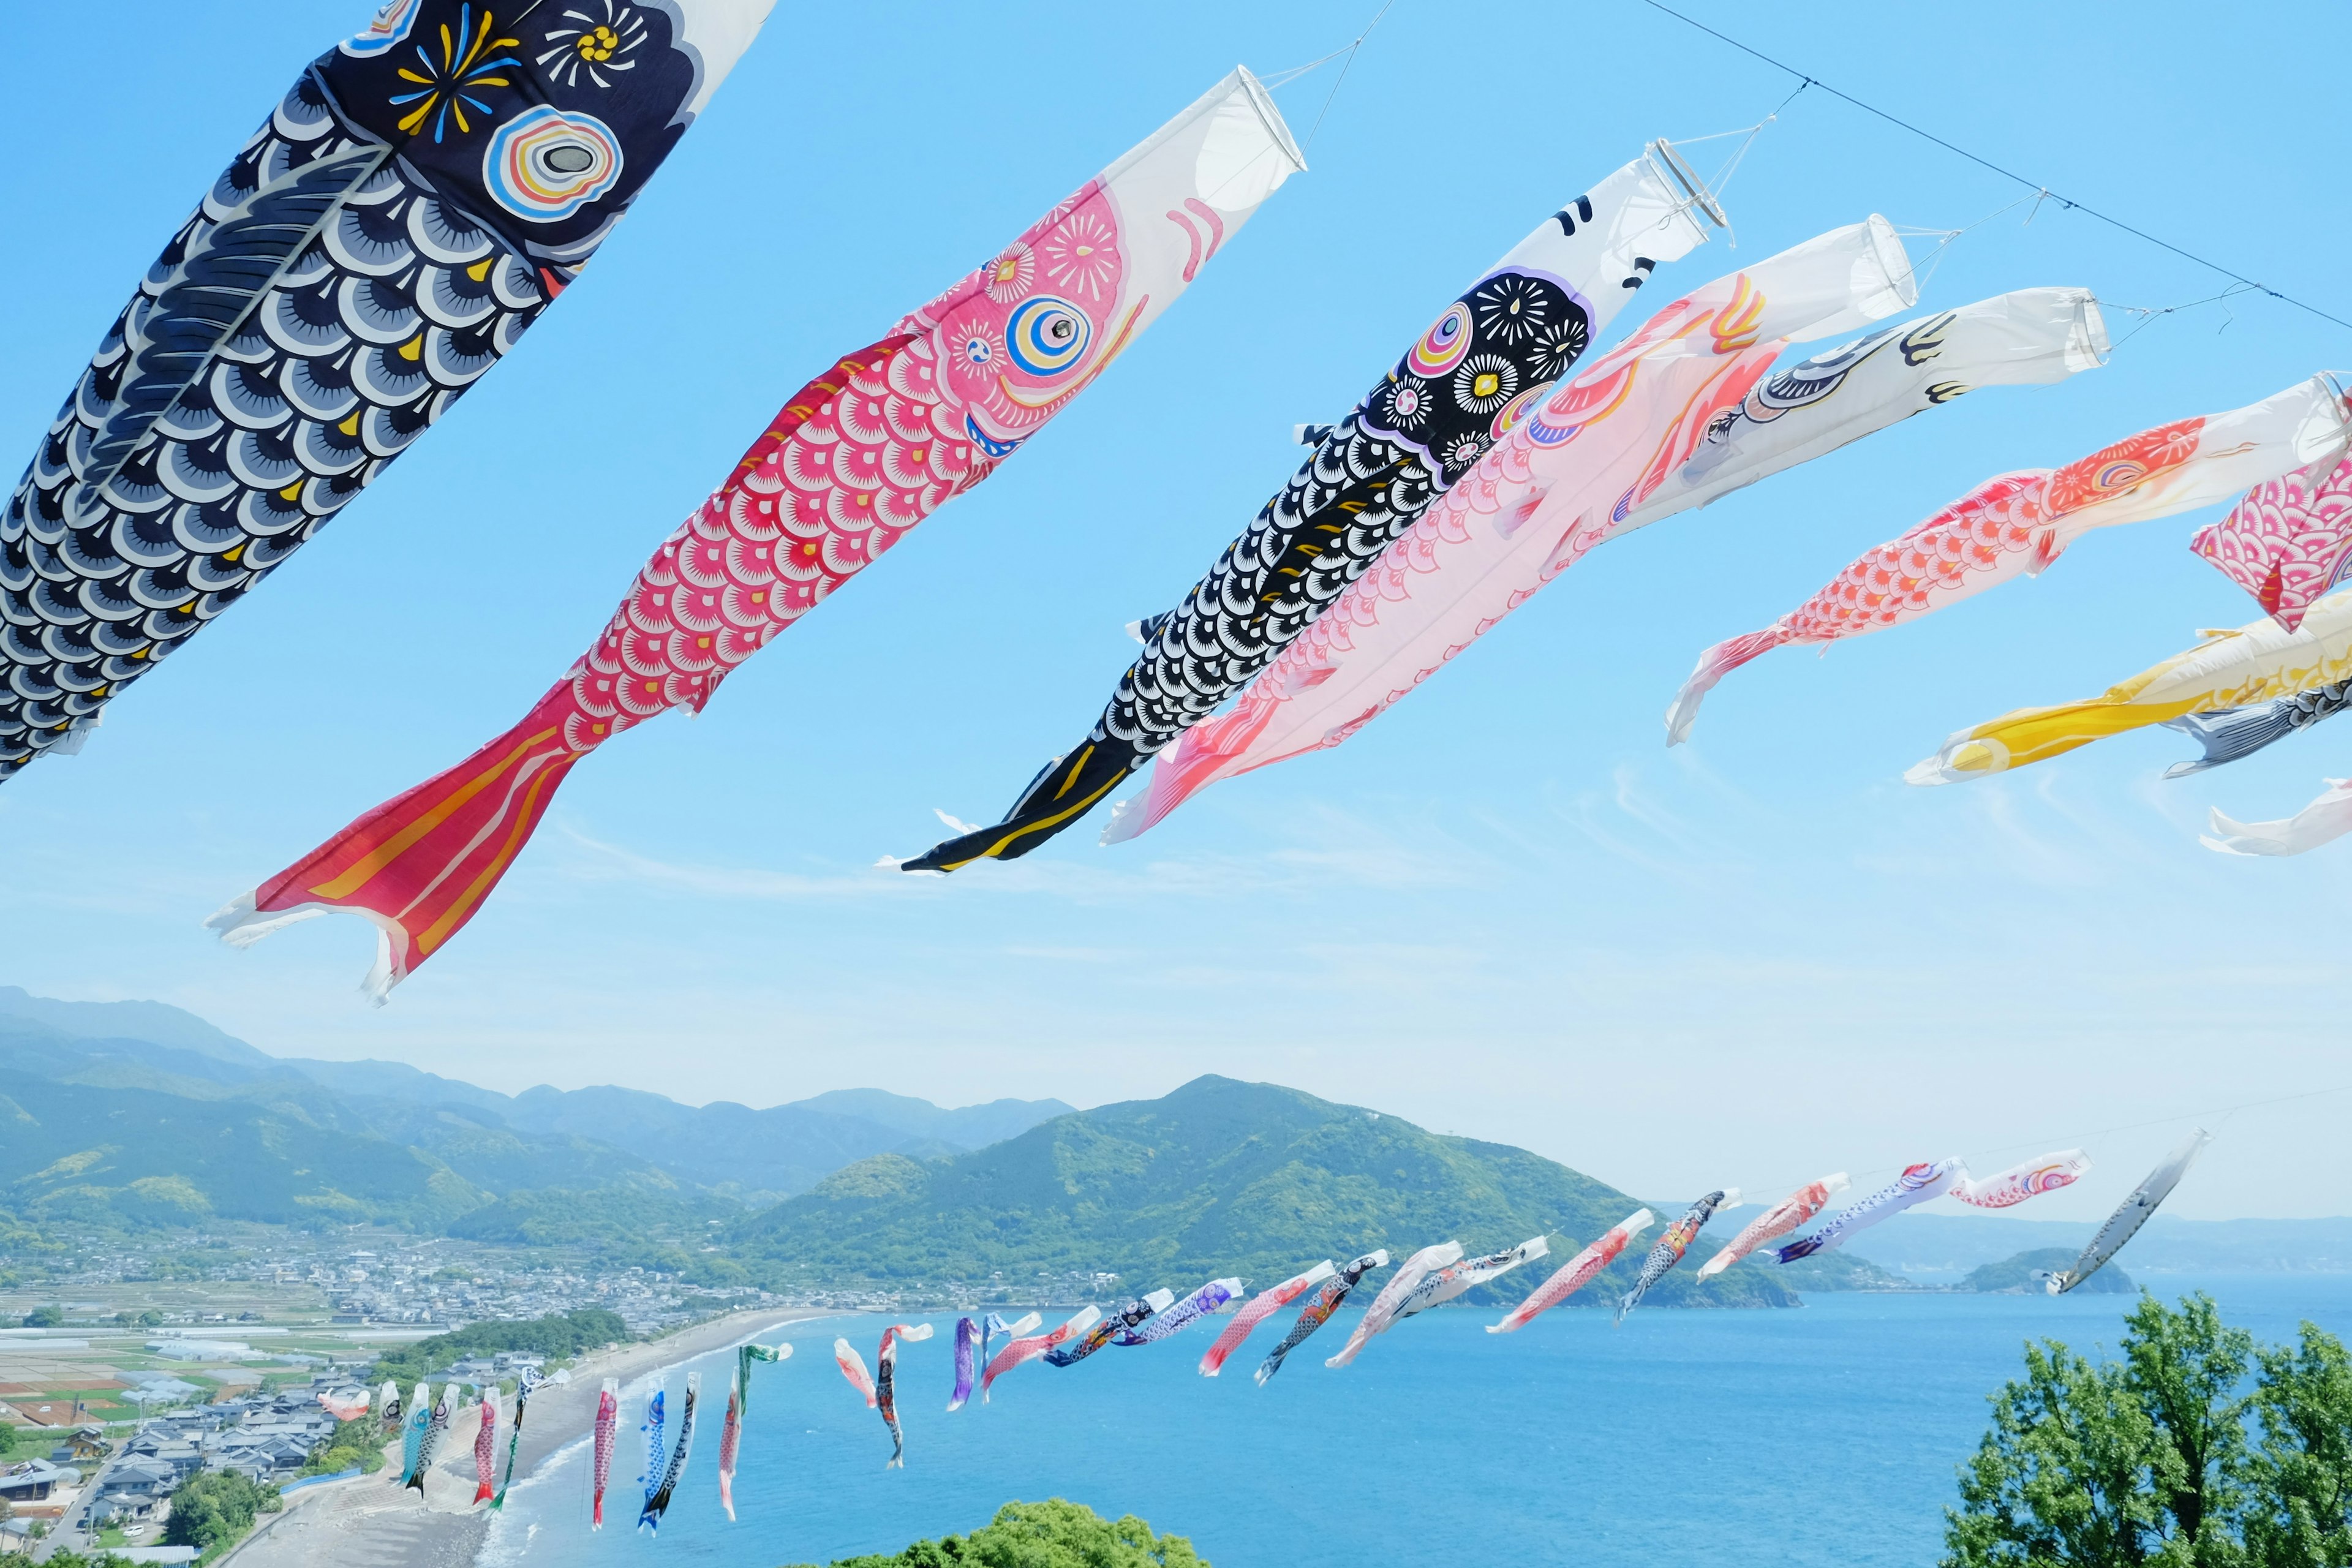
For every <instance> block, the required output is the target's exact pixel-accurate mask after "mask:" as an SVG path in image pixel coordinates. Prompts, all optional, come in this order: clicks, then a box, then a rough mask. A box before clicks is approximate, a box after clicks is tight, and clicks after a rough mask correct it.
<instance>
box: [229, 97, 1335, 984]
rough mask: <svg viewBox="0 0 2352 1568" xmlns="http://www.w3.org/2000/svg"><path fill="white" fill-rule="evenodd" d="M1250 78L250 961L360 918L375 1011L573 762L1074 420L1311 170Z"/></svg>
mask: <svg viewBox="0 0 2352 1568" xmlns="http://www.w3.org/2000/svg"><path fill="white" fill-rule="evenodd" d="M1305 166H1306V165H1305V163H1304V161H1303V160H1302V159H1301V158H1300V157H1299V155H1298V151H1297V147H1296V145H1295V144H1294V143H1293V142H1291V139H1290V133H1289V132H1288V131H1287V130H1286V128H1285V127H1284V125H1283V123H1282V118H1281V116H1280V115H1279V114H1278V113H1277V112H1276V110H1275V107H1274V104H1273V100H1271V99H1269V98H1267V96H1266V94H1265V89H1264V88H1262V87H1261V86H1259V85H1258V82H1257V80H1256V79H1255V78H1254V77H1252V76H1250V74H1249V73H1248V72H1246V71H1241V70H1237V71H1235V72H1234V74H1232V75H1231V76H1228V77H1227V78H1226V79H1224V80H1223V81H1221V82H1219V83H1218V84H1217V85H1216V86H1215V87H1213V88H1212V89H1210V90H1209V91H1208V92H1207V93H1206V94H1204V95H1203V96H1202V98H1201V99H1200V100H1198V101H1197V102H1195V103H1194V104H1193V105H1192V107H1191V108H1189V109H1187V110H1184V112H1183V113H1181V114H1180V115H1178V116H1177V117H1176V118H1175V119H1174V120H1171V121H1169V122H1168V123H1167V124H1166V125H1164V126H1162V127H1161V128H1160V130H1159V131H1158V132H1155V133H1154V134H1153V135H1152V136H1151V137H1150V139H1149V140H1148V141H1146V142H1143V143H1142V144H1141V145H1139V146H1138V147H1137V148H1135V149H1134V150H1133V151H1132V152H1130V153H1128V154H1127V155H1126V156H1125V157H1123V158H1121V159H1120V160H1119V161H1118V163H1114V164H1112V165H1111V166H1110V167H1109V168H1108V169H1107V170H1105V171H1104V172H1103V173H1102V174H1100V175H1098V176H1097V177H1096V178H1095V179H1093V180H1090V181H1088V182H1087V184H1085V185H1083V186H1081V187H1079V189H1078V191H1077V193H1076V195H1072V196H1071V197H1070V198H1069V199H1068V200H1067V201H1066V202H1064V203H1062V204H1061V205H1059V206H1057V207H1055V209H1054V210H1053V211H1052V212H1050V213H1048V214H1046V215H1045V217H1044V218H1042V219H1040V220H1039V221H1038V222H1037V223H1036V224H1035V225H1034V226H1032V227H1031V228H1030V229H1029V231H1028V232H1027V233H1025V234H1024V235H1023V236H1022V237H1020V238H1019V239H1017V240H1015V241H1014V242H1013V244H1012V245H1010V246H1008V247H1005V248H1004V249H1003V251H1001V252H999V253H998V254H997V255H996V257H995V258H992V260H990V261H988V262H987V263H985V264H984V265H982V267H980V268H978V269H976V270H975V271H973V272H972V273H971V275H970V276H968V277H966V278H965V279H963V280H962V281H961V282H960V283H958V284H957V285H956V286H955V287H954V288H952V289H949V290H948V291H947V292H946V293H945V294H942V295H940V297H939V298H938V299H937V300H933V301H932V302H931V303H929V305H926V306H925V307H924V308H923V309H922V310H918V311H916V312H915V313H914V314H913V315H910V316H908V317H907V318H906V319H905V320H903V321H900V322H899V323H898V326H897V327H896V328H894V329H893V330H892V331H890V332H889V334H888V335H887V336H885V337H884V338H882V339H881V340H880V341H879V342H875V343H873V344H872V345H871V346H869V347H866V348H863V349H860V350H858V351H856V353H850V354H847V355H845V356H844V357H843V358H842V359H841V360H840V361H839V362H838V363H835V365H834V366H833V367H832V368H831V369H829V370H827V371H826V372H825V373H824V374H822V375H820V376H818V377H817V378H816V379H815V380H814V381H812V382H810V383H809V384H808V385H806V386H805V387H803V388H802V389H801V391H800V392H799V393H798V394H797V395H795V396H794V397H793V399H792V401H791V402H789V403H788V404H786V405H785V406H784V409H783V411H782V413H781V414H779V415H778V416H776V418H775V421H774V422H773V423H772V424H771V425H770V426H769V427H768V429H767V431H766V433H765V434H763V435H762V436H761V437H760V439H759V440H758V441H757V442H756V443H754V444H753V446H752V447H751V450H750V451H749V452H747V453H746V454H745V455H744V457H743V459H742V461H741V462H740V463H739V464H737V465H736V468H735V471H734V472H733V473H732V474H731V475H730V476H729V478H728V480H727V482H726V483H725V484H724V485H722V486H721V487H720V488H719V490H718V491H717V492H716V493H714V494H713V495H712V496H711V497H710V499H709V500H707V501H705V502H704V503H703V504H702V506H701V507H700V508H699V509H698V510H697V511H696V512H695V514H694V515H693V516H692V517H690V518H689V519H688V520H687V521H686V522H685V523H684V524H683V525H681V526H680V527H679V528H678V530H677V532H675V533H673V534H672V535H671V536H670V537H669V539H668V541H667V542H666V543H664V544H663V545H662V547H661V549H660V550H659V551H658V552H656V554H655V555H654V558H653V560H652V561H651V562H649V563H647V564H646V568H645V569H644V570H643V571H642V572H641V573H639V574H638V576H637V580H636V582H635V584H633V585H632V586H631V588H630V590H629V593H628V595H627V596H626V597H625V599H624V600H623V601H622V603H621V607H620V609H619V611H618V612H617V613H616V614H615V615H614V616H613V619H612V621H611V623H610V624H609V625H608V626H606V627H605V629H604V634H603V635H602V636H601V637H598V638H597V639H596V642H595V644H594V646H593V647H591V648H590V649H589V650H588V652H587V653H586V654H585V655H583V657H582V658H580V660H579V661H578V662H577V663H575V664H574V665H573V666H572V668H571V669H570V670H569V671H568V672H566V674H565V675H564V677H563V679H562V680H560V681H558V682H557V683H556V684H555V686H554V687H553V688H551V689H550V690H549V691H548V693H547V695H546V696H544V697H542V698H541V699H540V700H539V703H538V705H537V706H536V707H534V708H533V709H532V710H530V713H529V715H527V716H526V717H525V718H524V720H523V721H522V722H521V723H520V724H517V725H516V726H515V727H514V728H513V729H511V730H509V731H507V732H506V733H505V734H503V735H501V736H499V738H498V739H497V740H495V741H492V742H490V743H489V744H488V745H487V746H484V747H483V748H482V749H481V750H480V751H478V752H475V753H474V754H473V755H472V756H470V757H468V758H467V759H466V761H465V762H463V763H459V764H458V765H457V766H456V767H454V768H452V769H450V770H449V771H448V772H446V773H442V774H440V775H439V776H437V777H436V778H433V779H429V780H427V781H426V782H425V783H424V784H419V785H417V786H416V787H415V788H414V789H412V790H410V791H408V792H407V793H406V794H405V795H400V796H397V797H396V798H394V799H393V800H391V801H388V802H386V803H385V804H384V805H380V806H378V807H376V808H375V809H374V810H373V811H371V812H369V813H368V814H367V815H366V816H362V817H361V818H360V819H359V820H358V821H356V822H354V823H352V825H351V826H348V827H346V828H344V829H343V830H342V831H341V833H339V834H337V835H335V837H332V838H331V839H329V840H328V841H327V842H326V843H325V844H323V845H321V846H320V847H318V848H317V849H315V850H312V851H311V852H310V854H309V855H306V856H304V857H303V858H301V859H299V860H298V861H296V862H295V863H294V864H293V865H292V866H290V867H289V868H287V869H285V870H284V871H281V872H279V873H278V875H277V876H275V877H272V878H270V879H268V881H266V882H264V883H262V884H261V886H260V887H258V888H257V889H254V891H252V892H251V893H248V894H247V895H246V896H245V897H243V898H242V899H239V900H236V902H235V903H232V904H230V905H229V906H228V907H227V908H226V909H225V910H221V911H220V912H219V913H218V914H216V915H215V916H214V917H213V918H212V920H211V921H210V922H208V923H209V924H210V925H211V926H212V927H213V929H214V930H215V931H220V932H221V933H222V935H223V936H224V937H226V939H227V940H228V941H229V942H232V943H234V944H236V945H238V946H243V945H245V944H247V943H248V942H254V941H257V940H258V939H259V938H260V937H262V936H263V935H265V934H267V933H268V931H272V930H274V929H276V928H277V927H278V926H280V925H284V924H287V923H289V922H290V921H297V920H301V919H304V918H306V917H308V916H310V915H314V914H323V913H325V912H327V911H329V910H350V911H352V913H354V914H358V915H362V916H364V917H366V918H367V919H368V920H370V921H373V922H374V923H375V925H376V928H377V929H378V931H380V932H381V933H382V936H383V942H382V944H381V947H380V950H379V952H378V957H377V960H376V965H375V968H374V970H373V973H370V974H369V976H368V980H367V984H366V989H367V991H368V993H369V994H370V995H371V996H373V997H374V998H375V999H376V1000H377V1001H379V1002H381V1001H382V1000H383V996H384V994H386V993H387V992H389V991H390V990H391V988H392V987H393V986H394V985H396V984H399V983H400V982H401V981H402V980H404V979H405V978H406V977H407V975H408V974H409V973H410V972H411V971H413V970H414V969H415V967H416V965H417V964H419V963H423V962H424V961H425V959H427V958H429V957H431V956H432V955H433V954H434V953H435V952H438V951H440V949H441V947H442V946H443V945H444V944H445V943H446V942H448V940H449V938H450V937H451V936H453V935H455V934H456V933H457V931H458V929H459V928H460V927H462V926H463V925H464V924H465V923H466V922H467V921H468V920H470V919H472V918H473V916H474V914H475V912H476V911H477V910H479V909H480V908H481V906H482V901H483V900H485V899H486V898H488V896H489V893H490V890H491V889H493V888H495V887H496V886H497V885H498V882H499V878H501V877H503V876H504V875H505V874H506V872H507V868H509V866H511V865H512V864H513V863H514V859H515V857H516V855H517V854H518V853H520V850H521V849H522V847H523V845H524V844H525V843H526V842H527V841H528V840H529V839H530V835H531V831H532V829H533V828H535V827H536V826H538V825H539V821H540V818H541V816H542V815H544V814H545V812H546V810H547V806H548V803H549V801H550V799H551V797H552V796H553V795H554V793H555V790H556V787H557V786H558V785H559V784H561V783H562V780H563V776H564V774H565V773H569V772H570V771H571V769H572V764H573V763H577V762H578V761H579V760H580V759H581V758H582V757H584V756H586V755H587V754H588V753H589V752H592V751H593V750H594V749H595V748H596V747H598V746H600V745H602V744H604V742H606V741H608V740H610V739H612V738H613V736H614V735H615V734H618V733H619V732H620V731H623V730H625V729H628V728H630V727H631V726H632V725H635V724H638V723H641V722H643V721H646V720H647V719H650V718H652V717H654V716H655V715H656V714H658V713H662V712H665V711H667V710H669V709H672V708H686V709H688V710H693V711H696V712H699V711H701V710H702V707H703V705H704V704H705V703H707V702H709V700H710V696H711V693H712V692H713V691H714V690H716V689H718V686H719V681H720V680H722V679H725V678H726V675H727V673H728V672H729V671H730V670H731V669H733V668H735V667H736V666H737V665H740V664H741V663H742V662H743V661H744V660H745V659H747V658H751V655H753V654H754V653H757V652H758V651H759V650H760V649H761V647H765V646H766V644H767V643H768V641H769V639H770V638H772V637H774V636H775V635H776V634H777V633H778V632H781V631H782V630H783V629H784V628H785V627H786V626H790V625H792V623H793V621H795V620H797V619H799V618H800V617H801V616H803V615H806V614H807V613H808V612H809V611H810V610H812V609H814V607H815V606H816V605H817V603H818V602H819V601H820V600H822V599H823V598H824V596H825V595H828V594H830V593H832V592H833V591H834V590H835V589H836V588H838V587H839V586H840V585H841V584H843V583H845V582H846V581H847V580H848V579H849V578H850V577H851V576H852V575H854V574H856V573H857V572H858V571H860V570H862V569H863V568H864V567H866V565H868V564H870V563H872V562H873V560H874V559H875V557H877V556H878V555H880V554H881V553H882V552H884V551H885V550H887V549H889V548H890V546H891V545H893V544H895V543H897V542H898V539H899V538H900V536H901V535H903V534H904V533H905V532H906V531H908V529H910V528H913V527H914V526H915V525H916V524H917V523H919V522H920V521H923V519H925V518H926V517H929V515H930V514H931V513H932V512H934V511H936V510H938V509H939V508H940V506H941V505H942V504H944V503H945V502H946V501H948V500H950V499H951V498H953V497H955V496H957V495H960V494H961V493H962V492H964V491H965V490H968V489H971V488H972V486H974V485H976V484H978V483H979V482H980V481H981V480H982V479H986V478H987V477H988V476H989V474H990V473H992V472H993V471H994V469H995V468H996V466H997V465H998V464H999V463H1001V462H1002V461H1003V459H1004V458H1006V457H1008V456H1010V455H1011V454H1012V452H1013V449H1014V448H1015V447H1019V446H1020V445H1021V444H1022V443H1023V442H1024V441H1025V440H1026V439H1028V437H1030V436H1031V435H1032V434H1034V432H1035V431H1036V430H1037V429H1038V427H1039V426H1043V425H1044V424H1045V421H1046V420H1048V419H1050V418H1052V417H1053V416H1055V414H1057V413H1059V412H1060V411H1061V410H1062V409H1063V408H1064V407H1066V405H1068V404H1069V402H1070V400H1071V399H1072V398H1074V397H1075V396H1076V395H1077V394H1078V393H1079V392H1080V391H1082V390H1083V389H1084V388H1085V387H1086V386H1087V384H1089V383H1091V382H1092V381H1093V380H1094V378H1095V377H1096V376H1097V375H1098V374H1101V373H1102V371H1103V370H1104V369H1105V368H1106V367H1107V366H1108V365H1109V363H1110V362H1111V361H1112V360H1114V359H1116V358H1117V357H1118V354H1119V353H1120V352H1121V351H1122V350H1124V349H1125V348H1126V347H1127V345H1128V344H1129V343H1130V342H1133V341H1134V340H1135V338H1136V336H1137V334H1138V333H1139V332H1141V331H1143V329H1144V328H1145V327H1146V326H1148V325H1150V322H1151V321H1152V320H1153V318H1155V317H1156V316H1158V315H1159V313H1160V311H1161V310H1165V309H1166V308H1167V307H1168V305H1169V303H1170V302H1171V300H1174V298H1175V297H1176V296H1177V295H1178V294H1180V293H1181V292H1182V291H1183V289H1184V288H1185V286H1186V285H1188V284H1189V283H1191V282H1192V279H1193V278H1194V276H1195V275H1196V274H1197V273H1198V272H1199V270H1200V268H1202V265H1203V264H1205V263H1206V262H1207V261H1208V260H1209V259H1210V258H1212V257H1213V255H1215V253H1216V252H1217V250H1218V249H1219V248H1220V247H1222V246H1223V244H1224V242H1225V241H1226V240H1227V239H1229V238H1231V237H1232V236H1233V233H1234V230H1235V229H1237V228H1239V227H1240V226H1242V224H1243V223H1244V222H1245V221H1247V219H1248V218H1249V216H1250V215H1251V214H1252V213H1253V212H1255V210H1256V208H1257V206H1258V204H1259V203H1261V202H1263V201H1264V200H1265V198H1266V197H1267V196H1268V195H1272V194H1273V193H1274V191H1275V189H1276V187H1277V186H1279V185H1280V184H1282V182H1283V181H1284V180H1285V179H1286V178H1287V177H1288V176H1289V175H1290V174H1292V173H1293V172H1294V171H1296V170H1298V169H1302V168H1304V167H1305Z"/></svg>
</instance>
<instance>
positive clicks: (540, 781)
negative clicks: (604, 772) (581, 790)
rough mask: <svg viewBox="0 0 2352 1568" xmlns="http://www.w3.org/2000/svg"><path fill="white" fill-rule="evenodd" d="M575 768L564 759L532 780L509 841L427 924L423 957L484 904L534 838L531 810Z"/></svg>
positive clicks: (419, 946) (420, 947)
mask: <svg viewBox="0 0 2352 1568" xmlns="http://www.w3.org/2000/svg"><path fill="white" fill-rule="evenodd" d="M571 770H572V764H571V763H570V762H568V761H567V762H561V763H556V764H555V765H554V766H553V767H551V768H550V769H548V770H547V771H546V772H545V773H541V774H540V775H539V776H538V777H537V778H535V779H533V780H531V781H530V788H529V789H527V790H525V791H524V792H523V796H522V808H521V809H520V810H519V811H517V812H516V813H515V825H514V829H513V831H512V832H510V833H509V834H508V835H507V841H506V842H505V843H504V844H502V845H500V846H499V852H498V855H497V857H496V858H494V859H492V860H491V861H490V863H489V864H488V866H487V867H485V868H483V870H482V874H481V875H480V876H478V877H477V878H475V879H474V880H473V883H472V885H471V886H469V887H468V888H467V889H466V891H465V892H464V893H463V894H462V895H461V896H460V897H459V898H458V900H457V902H456V903H454V904H452V905H450V906H449V908H448V909H447V910H446V911H444V912H443V914H442V916H441V918H440V919H439V920H437V921H434V922H433V923H432V924H431V925H429V926H426V927H425V934H424V935H423V936H420V937H418V938H417V939H416V954H417V957H418V958H419V959H420V960H421V959H424V958H426V957H428V956H430V955H431V953H432V952H433V950H434V949H435V948H436V947H439V946H440V945H441V944H442V943H443V942H446V941H448V940H449V933H450V931H453V930H455V929H456V928H457V923H458V922H459V921H463V920H464V919H465V918H466V917H467V915H468V914H470V913H472V912H473V908H474V906H475V905H476V904H478V903H480V902H481V901H482V899H483V897H484V895H486V894H488V892H489V890H490V889H491V887H492V886H493V885H494V884H495V883H496V882H497V881H498V879H499V878H500V877H503V876H505V875H506V874H507V868H508V867H509V866H510V865H512V864H513V863H514V858H515V857H516V856H517V855H519V854H520V853H521V852H522V845H523V840H524V839H526V838H529V837H530V829H531V812H532V809H533V807H535V806H536V805H538V804H539V797H540V795H541V792H542V791H544V790H545V789H546V788H547V786H548V784H550V783H551V781H553V780H556V779H560V778H562V776H563V775H564V774H565V773H569V772H571Z"/></svg>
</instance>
